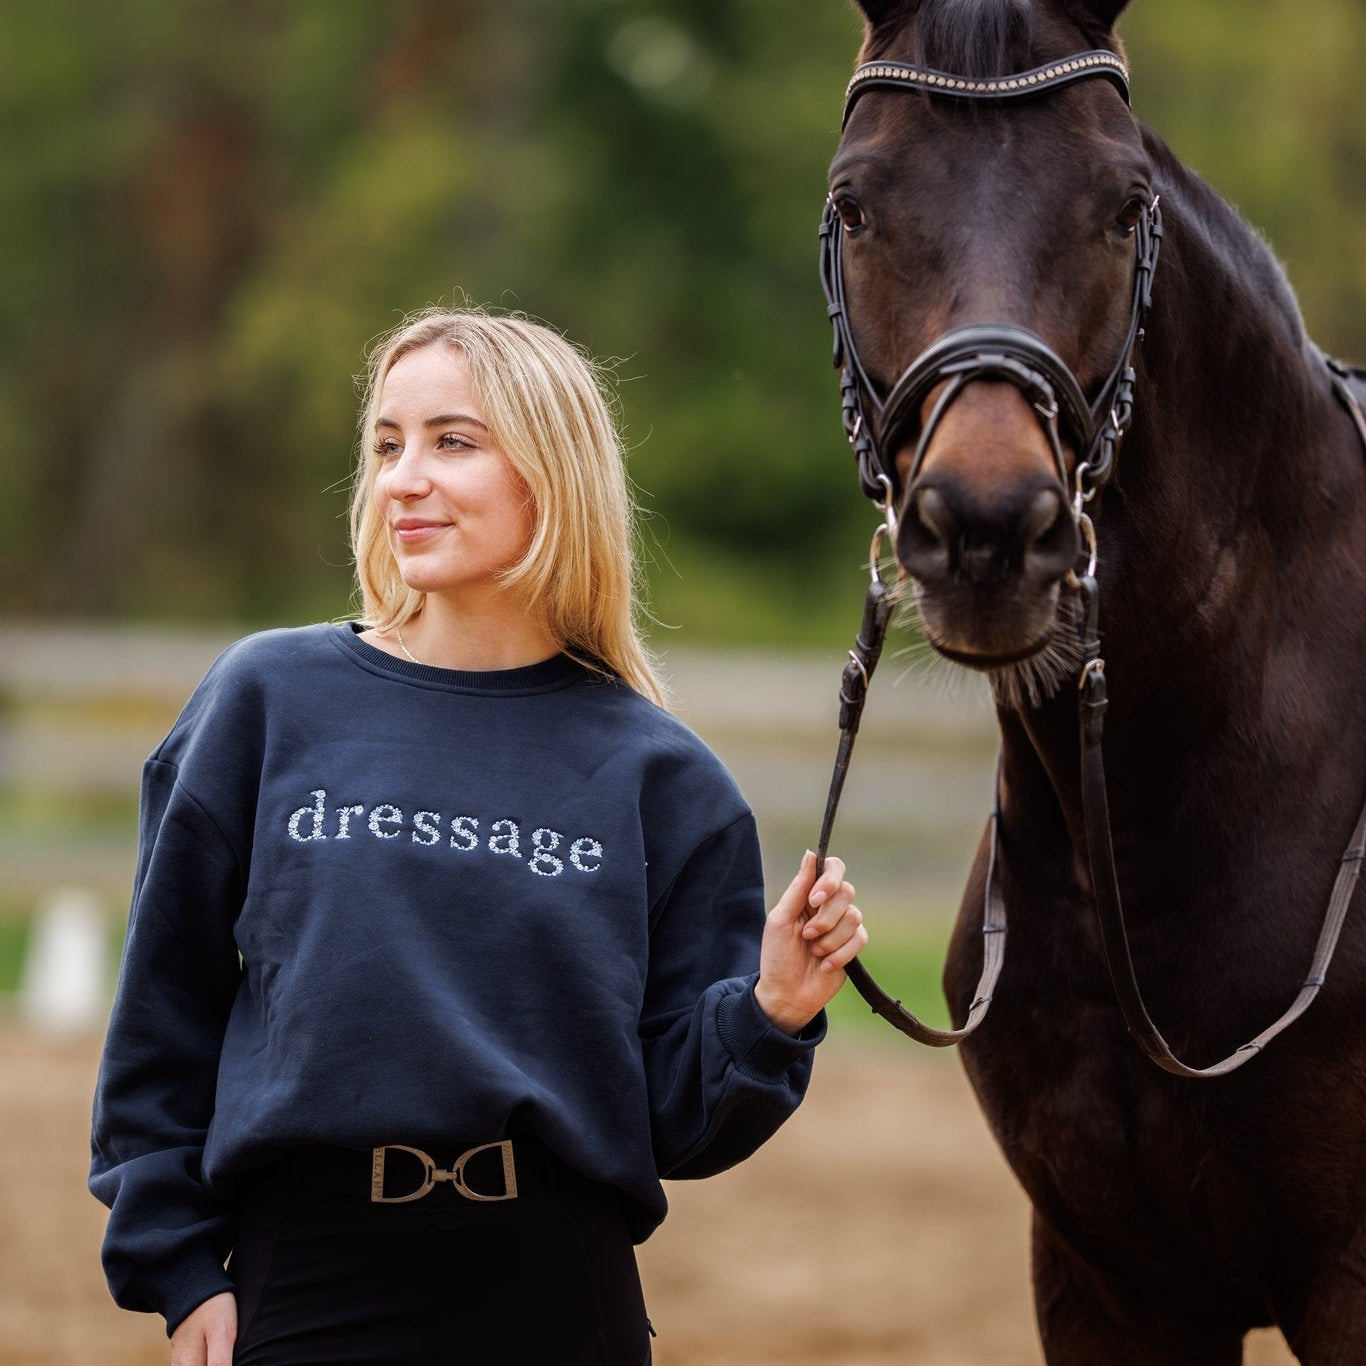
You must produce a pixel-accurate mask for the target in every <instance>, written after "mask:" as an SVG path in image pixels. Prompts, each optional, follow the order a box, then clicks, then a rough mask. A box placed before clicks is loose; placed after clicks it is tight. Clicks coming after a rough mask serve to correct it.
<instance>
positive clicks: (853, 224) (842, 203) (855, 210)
mask: <svg viewBox="0 0 1366 1366" xmlns="http://www.w3.org/2000/svg"><path fill="white" fill-rule="evenodd" d="M834 205H835V215H836V217H838V219H839V220H840V224H841V226H842V227H843V228H844V230H845V232H856V231H857V230H858V229H859V228H861V227H863V226H864V224H865V223H866V221H867V220H866V219H865V218H864V216H863V209H862V207H861V206H860V205H859V202H858V200H857V199H855V198H854V197H853V196H852V195H848V194H842V195H839V196H837V197H836V199H835V200H834Z"/></svg>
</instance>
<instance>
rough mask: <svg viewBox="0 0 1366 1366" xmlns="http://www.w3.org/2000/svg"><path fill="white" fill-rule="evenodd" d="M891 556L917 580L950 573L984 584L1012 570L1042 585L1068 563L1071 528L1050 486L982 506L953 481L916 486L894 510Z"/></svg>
mask: <svg viewBox="0 0 1366 1366" xmlns="http://www.w3.org/2000/svg"><path fill="white" fill-rule="evenodd" d="M897 555H898V558H899V559H900V561H901V563H902V565H903V566H904V568H905V569H906V572H907V573H908V574H910V575H911V577H912V578H914V579H917V580H918V581H919V582H920V583H922V584H936V583H942V582H944V581H945V580H947V579H948V578H949V577H951V576H952V577H954V578H957V579H959V580H960V581H961V582H963V583H965V584H972V585H975V586H976V587H979V588H987V587H989V586H991V585H992V584H998V583H1001V582H1003V581H1005V580H1008V579H1011V578H1013V577H1015V576H1016V575H1018V576H1019V577H1020V578H1022V579H1024V580H1026V581H1028V582H1030V583H1031V584H1034V585H1036V586H1039V587H1043V586H1046V585H1049V584H1051V583H1053V582H1055V581H1056V580H1058V579H1060V578H1062V576H1063V575H1064V574H1066V573H1067V571H1068V570H1069V569H1070V568H1072V566H1073V564H1074V563H1075V561H1076V556H1077V532H1076V527H1075V525H1074V523H1073V520H1072V517H1071V513H1070V509H1069V508H1068V505H1067V500H1066V498H1065V496H1064V495H1063V492H1062V490H1061V489H1060V488H1058V487H1053V486H1049V487H1045V488H1038V487H1035V488H1034V489H1033V490H1032V491H1030V490H1028V489H1022V490H1019V491H1017V492H1015V493H1012V494H1007V495H1006V496H1005V497H1003V498H998V499H995V500H992V502H991V503H988V504H987V505H986V506H983V505H982V504H981V501H980V500H979V499H976V498H973V497H971V496H968V495H966V494H965V493H964V492H963V491H962V490H961V489H959V488H957V487H956V486H954V485H945V484H924V485H922V486H921V487H920V488H918V489H915V490H913V491H912V493H911V497H910V499H909V500H908V501H907V504H906V508H905V511H904V512H903V513H902V518H901V530H900V532H899V534H898V537H897Z"/></svg>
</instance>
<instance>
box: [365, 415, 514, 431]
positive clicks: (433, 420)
mask: <svg viewBox="0 0 1366 1366" xmlns="http://www.w3.org/2000/svg"><path fill="white" fill-rule="evenodd" d="M459 423H464V424H465V425H466V426H468V427H478V428H479V429H480V430H481V431H485V432H486V431H488V427H487V426H486V425H485V424H484V423H483V422H481V421H480V420H479V419H478V418H477V417H474V416H472V415H471V414H469V413H442V414H440V415H439V416H437V417H429V418H427V419H426V420H425V421H424V422H423V424H422V425H423V426H424V427H427V428H432V427H450V426H454V425H456V424H459ZM375 427H376V428H379V427H385V428H388V429H390V430H392V431H397V430H398V423H397V422H395V421H394V420H393V418H391V417H377V418H376V419H375Z"/></svg>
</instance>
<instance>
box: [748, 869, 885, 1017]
mask: <svg viewBox="0 0 1366 1366" xmlns="http://www.w3.org/2000/svg"><path fill="white" fill-rule="evenodd" d="M867 944H868V931H867V930H866V929H864V927H863V914H862V912H860V910H859V908H858V907H857V906H855V905H854V889H853V887H852V886H851V885H850V884H849V883H848V882H846V881H845V880H844V864H843V863H842V862H841V861H840V860H839V859H837V858H828V859H826V861H825V869H824V871H823V872H822V873H821V875H820V877H819V878H817V876H816V856H815V854H813V853H810V852H808V853H807V854H806V855H805V856H804V857H803V858H802V866H801V868H800V870H799V871H798V873H797V876H796V877H795V878H793V880H792V884H791V886H789V887H788V889H787V891H785V892H784V893H783V894H782V897H781V898H780V899H779V901H778V904H777V905H776V906H775V907H774V908H773V909H772V910H771V911H770V912H769V913H768V921H767V923H766V924H765V925H764V938H763V944H762V946H761V948H760V950H759V981H758V983H757V985H756V986H755V988H754V995H755V997H756V998H757V999H758V1002H759V1007H760V1009H761V1010H762V1011H763V1012H764V1014H765V1015H767V1016H768V1018H769V1019H770V1020H771V1021H772V1022H773V1024H774V1025H775V1026H776V1027H777V1028H778V1029H781V1030H782V1031H783V1032H784V1033H787V1034H797V1033H800V1031H801V1030H802V1029H804V1028H805V1027H806V1026H807V1025H808V1024H810V1023H811V1021H812V1020H813V1019H815V1018H816V1016H817V1015H818V1014H819V1013H820V1011H821V1010H822V1009H823V1008H824V1007H825V1005H826V1003H827V1002H828V1001H829V1000H830V999H831V998H832V997H833V996H834V995H835V993H836V992H837V991H838V990H839V989H840V987H842V986H843V985H844V968H845V966H846V964H848V963H849V962H850V961H851V960H852V959H854V958H855V957H856V956H857V955H858V954H859V953H861V952H862V951H863V949H864V948H865V947H866V946H867Z"/></svg>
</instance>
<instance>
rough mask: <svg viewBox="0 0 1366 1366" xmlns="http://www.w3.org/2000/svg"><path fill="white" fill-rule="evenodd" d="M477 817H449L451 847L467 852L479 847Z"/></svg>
mask: <svg viewBox="0 0 1366 1366" xmlns="http://www.w3.org/2000/svg"><path fill="white" fill-rule="evenodd" d="M478 831H479V819H478V817H477V816H452V817H451V848H452V849H463V850H464V851H465V852H466V853H467V854H468V853H473V851H474V850H476V849H478V848H479V834H478Z"/></svg>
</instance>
